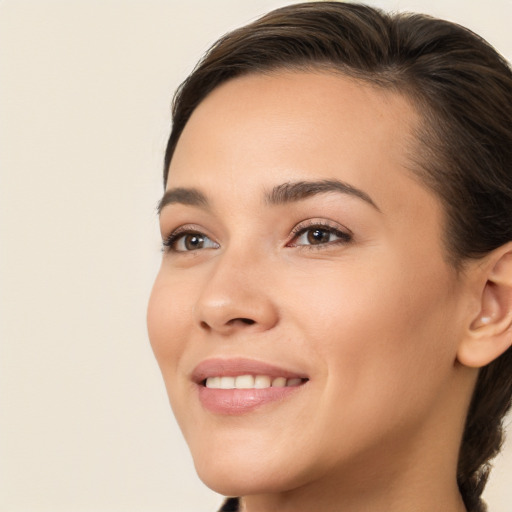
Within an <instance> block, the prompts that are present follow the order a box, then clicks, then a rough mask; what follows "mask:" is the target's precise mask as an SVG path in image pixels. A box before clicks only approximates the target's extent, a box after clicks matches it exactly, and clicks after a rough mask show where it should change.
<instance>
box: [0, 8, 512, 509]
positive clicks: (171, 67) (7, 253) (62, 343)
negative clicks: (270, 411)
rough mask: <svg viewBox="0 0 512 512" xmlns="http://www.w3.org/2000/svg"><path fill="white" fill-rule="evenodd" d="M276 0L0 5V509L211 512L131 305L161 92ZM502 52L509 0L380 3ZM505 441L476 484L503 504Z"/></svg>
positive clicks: (507, 48) (149, 269) (146, 261)
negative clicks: (474, 36) (466, 30)
mask: <svg viewBox="0 0 512 512" xmlns="http://www.w3.org/2000/svg"><path fill="white" fill-rule="evenodd" d="M287 3H292V2H285V1H276V0H251V1H246V0H195V1H194V0H187V1H186V2H180V1H173V0H167V1H163V0H144V1H142V0H138V1H135V0H133V1H131V0H124V1H121V0H76V1H73V0H68V1H64V0H61V1H57V0H32V1H29V0H10V1H9V0H3V1H1V0H0V166H1V167H0V169H1V177H0V180H1V181H0V209H1V212H0V236H1V242H0V243H1V246H0V247H1V256H0V258H1V259H0V293H1V296H0V301H1V304H0V306H1V319H0V329H1V330H0V336H1V345H0V401H1V402H0V405H1V412H0V510H2V511H5V512H36V511H37V512H82V511H83V512H86V511H94V512H100V511H106V512H107V511H108V512H135V511H144V512H157V511H166V512H187V511H189V512H198V511H201V510H202V511H214V510H216V508H217V506H218V505H219V503H220V501H221V498H220V497H219V496H217V495H215V494H214V493H212V492H211V491H209V490H208V489H206V488H205V487H204V486H203V485H202V484H201V483H200V482H199V480H198V479H197V477H196V476H195V473H194V470H193V465H192V462H191V459H190V456H189V454H188V451H187V448H186V446H185V444H184V442H183V440H182V438H181V434H180V433H179V431H178V429H177V427H176V425H175V423H174V420H173V418H172V415H171V412H170V409H169V407H168V403H167V397H166V395H165V392H164V386H163V383H162V382H161V377H160V374H159V371H158V368H157V365H156V363H155V362H154V360H153V355H152V353H151V350H150V347H149V343H148V341H147V334H146V327H145V309H146V302H147V298H148V295H149V292H150V288H151V284H152V281H153V279H154V276H155V274H156V272H157V269H158V265H159V259H160V248H159V243H160V242H159V236H158V230H157V216H156V212H155V206H156V203H157V201H158V199H159V197H160V195H161V193H162V188H161V161H162V156H163V148H164V145H165V142H166V137H167V135H168V131H169V125H170V111H169V106H170V101H171V96H172V92H173V91H174V89H175V88H176V86H177V85H178V84H179V82H180V81H181V80H183V79H184V78H185V77H186V75H187V74H188V73H189V72H190V71H191V69H192V67H193V65H194V64H195V62H196V61H197V60H198V58H199V57H200V56H201V54H202V53H203V52H204V50H206V48H207V47H208V46H209V45H210V44H211V43H213V42H214V41H215V40H216V39H217V37H219V36H220V35H222V34H223V33H225V32H226V31H228V30H229V29H232V28H234V27H236V26H239V25H241V24H243V23H246V22H248V21H250V20H252V19H254V18H255V17H257V16H258V15H260V14H262V13H264V12H265V11H268V10H270V9H272V8H275V7H278V6H282V5H285V4H287ZM369 3H371V4H373V5H377V6H380V7H384V8H386V9H391V10H397V9H400V10H416V11H423V12H427V13H430V14H433V15H437V16H440V17H445V18H448V19H451V20H454V21H457V22H459V23H461V24H464V25H466V26H469V27H470V28H472V29H474V30H475V31H477V32H479V33H480V34H482V35H483V36H484V37H485V38H487V39H488V40H489V41H490V42H491V43H492V44H494V45H495V46H496V47H497V48H498V49H499V50H500V51H501V52H502V53H503V54H504V55H505V56H507V57H508V58H509V59H510V58H512V35H511V33H510V32H511V31H510V28H511V26H512V1H511V0H488V1H485V2H483V1H481V0H451V1H450V0H416V1H414V0H408V1H406V0H403V1H399V0H388V1H386V0H382V1H370V2H369ZM511 474H512V446H510V444H509V446H508V448H507V449H506V450H505V452H504V453H503V455H502V456H501V457H500V458H499V459H498V460H497V463H496V471H495V475H494V477H493V478H492V479H491V483H490V484H489V486H488V490H487V491H486V496H487V498H488V501H489V503H490V505H491V507H490V509H491V510H492V512H510V510H512V490H511V488H510V485H509V484H510V477H511Z"/></svg>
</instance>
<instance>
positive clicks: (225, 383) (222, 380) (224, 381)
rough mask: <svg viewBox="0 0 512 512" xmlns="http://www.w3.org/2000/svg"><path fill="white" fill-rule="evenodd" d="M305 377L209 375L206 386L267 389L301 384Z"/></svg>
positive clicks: (214, 387) (213, 387)
mask: <svg viewBox="0 0 512 512" xmlns="http://www.w3.org/2000/svg"><path fill="white" fill-rule="evenodd" d="M302 382H303V379H299V378H295V379H286V378H285V377H276V378H275V379H271V378H270V377H269V376H268V375H257V376H255V377H254V376H253V375H238V376H237V377H208V378H207V379H206V387H207V388H212V389H265V388H270V387H274V388H284V387H291V386H300V385H301V384H302Z"/></svg>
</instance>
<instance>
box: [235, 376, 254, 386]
mask: <svg viewBox="0 0 512 512" xmlns="http://www.w3.org/2000/svg"><path fill="white" fill-rule="evenodd" d="M253 387H254V377H253V376H252V375H239V376H238V377H237V378H236V379H235V388H237V389H250V388H253Z"/></svg>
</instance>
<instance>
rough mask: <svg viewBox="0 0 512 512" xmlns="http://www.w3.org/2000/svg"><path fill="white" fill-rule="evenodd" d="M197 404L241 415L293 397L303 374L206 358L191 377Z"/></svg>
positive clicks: (304, 379) (248, 361)
mask: <svg viewBox="0 0 512 512" xmlns="http://www.w3.org/2000/svg"><path fill="white" fill-rule="evenodd" d="M192 380H193V381H194V382H195V383H196V385H197V387H196V389H197V390H198V396H199V401H200V403H201V405H202V406H203V407H204V408H205V409H206V410H208V411H209V412H211V413H214V414H220V415H241V414H245V413H249V412H252V411H254V410H255V409H259V408H260V407H262V406H264V405H267V404H270V403H279V402H282V401H284V400H287V399H288V398H289V397H292V396H293V395H296V394H297V393H298V392H299V391H300V390H302V389H303V388H304V387H305V384H306V383H307V382H309V378H308V377H306V376H305V375H304V374H301V373H298V372H295V371H291V370H286V369H284V368H279V367H277V366H273V365H271V364H267V363H263V362H260V361H254V360H251V359H239V358H236V359H210V360H206V361H203V362H202V363H200V364H199V365H198V366H197V367H196V368H195V370H194V371H193V374H192Z"/></svg>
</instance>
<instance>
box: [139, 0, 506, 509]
mask: <svg viewBox="0 0 512 512" xmlns="http://www.w3.org/2000/svg"><path fill="white" fill-rule="evenodd" d="M511 120H512V72H511V70H510V68H509V67H508V65H507V63H506V62H505V61H504V60H503V59H502V58H501V57H500V56H499V55H498V54H497V53H496V52H495V51H494V50H493V49H492V48H491V47H490V46H489V45H488V44H487V43H485V42H484V41H483V40H482V39H480V38H479V37H478V36H475V35H474V34H473V33H471V32H470V31H468V30H466V29H464V28H462V27H459V26H457V25H454V24H451V23H448V22H445V21H441V20H435V19H432V18H429V17H426V16H421V15H396V16H388V15H386V14H384V13H382V12H380V11H378V10H375V9H372V8H369V7H365V6H362V5H351V4H344V3H338V2H314V3H305V4H299V5H294V6H289V7H285V8H282V9H278V10H276V11H274V12H272V13H270V14H268V15H267V16H265V17H263V18H262V19H260V20H258V21H256V22H254V23H252V24H251V25H248V26H246V27H244V28H241V29H238V30H236V31H234V32H232V33H231V34H228V35H227V36H225V37H223V38H222V39H221V40H220V41H218V42H217V43H216V44H215V45H214V46H213V48H212V49H211V50H210V51H209V53H208V54H207V55H206V57H205V58H204V59H203V60H202V61H201V63H200V64H199V65H198V66H197V68H196V69H195V70H194V72H193V73H192V74H191V75H190V77H189V78H188V79H187V80H186V81H185V82H184V83H183V84H182V86H181V88H180V90H179V91H178V93H177V95H176V97H175V102H174V106H173V128H172V132H171V136H170V139H169V143H168V147H167V152H166V158H165V169H164V181H165V186H166V192H165V194H164V196H163V198H162V200H161V202H160V206H159V211H160V224H161V231H162V237H163V244H164V249H165V250H164V256H163V261H162V266H161V270H160V272H159V274H158V276H157V279H156V282H155V285H154V289H153V292H152V296H151V299H150V304H149V310H148V327H149V334H150V339H151V343H152V347H153V350H154V352H155V355H156V358H157V360H158V363H159V365H160V368H161V370H162V374H163V377H164V381H165V384H166V387H167V391H168V394H169V398H170V401H171V405H172V407H173V410H174V413H175V415H176V417H177V420H178V422H179V424H180V427H181V429H182V431H183V433H184V436H185V438H186V440H187V442H188V444H189V447H190V449H191V452H192V455H193V458H194V462H195V466H196V469H197V471H198V474H199V476H200V477H201V478H202V480H203V481H204V482H205V483H206V484H207V485H208V486H210V487H211V488H212V489H214V490H216V491H217V492H220V493H222V494H225V495H228V496H229V495H231V496H241V497H242V498H241V499H240V500H238V499H231V500H228V502H226V504H225V506H224V508H223V510H244V511H246V512H259V511H265V512H270V511H280V512H282V511H293V512H300V511H311V510H322V511H339V510H343V511H350V512H355V511H373V510H375V511H382V510H393V511H394V512H400V511H411V510H414V511H415V512H421V511H433V510H442V511H443V512H456V511H457V512H460V511H468V512H469V511H471V512H478V511H483V510H485V506H484V504H483V503H482V501H481V499H480V495H481V492H482V490H483V487H484V485H485V482H486V479H487V476H488V463H489V460H490V459H491V458H492V457H493V456H495V455H496V453H497V452H498V451H499V448H500V443H501V441H502V419H503V416H504V415H505V414H506V412H507V410H508V408H509V407H510V397H511V390H512V371H511V369H512V368H511V367H512V352H511V349H510V346H511V339H512V327H511V322H512V218H511V217H512V208H511V206H512V167H511V166H512V122H511Z"/></svg>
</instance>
